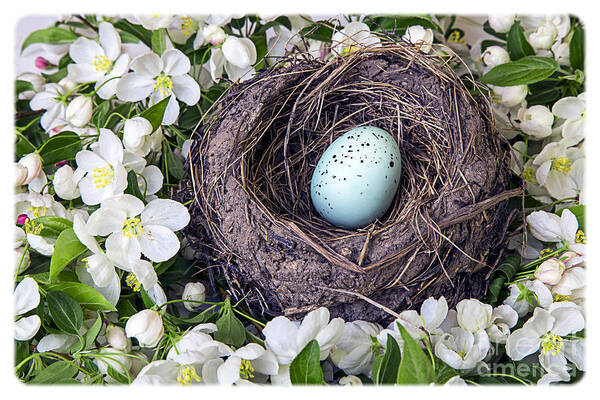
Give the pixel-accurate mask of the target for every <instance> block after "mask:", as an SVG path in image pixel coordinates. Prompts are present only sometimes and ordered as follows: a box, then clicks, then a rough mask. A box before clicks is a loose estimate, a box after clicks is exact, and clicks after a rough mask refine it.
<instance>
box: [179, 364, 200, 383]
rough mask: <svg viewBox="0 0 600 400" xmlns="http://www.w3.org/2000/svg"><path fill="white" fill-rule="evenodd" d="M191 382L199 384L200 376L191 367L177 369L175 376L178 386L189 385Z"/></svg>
mask: <svg viewBox="0 0 600 400" xmlns="http://www.w3.org/2000/svg"><path fill="white" fill-rule="evenodd" d="M192 380H194V381H196V382H201V379H200V376H198V373H197V372H196V370H195V369H194V367H192V366H191V365H185V366H183V367H181V368H180V369H179V375H177V382H179V384H180V385H189V384H190V383H191V382H192Z"/></svg>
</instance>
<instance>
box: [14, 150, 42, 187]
mask: <svg viewBox="0 0 600 400" xmlns="http://www.w3.org/2000/svg"><path fill="white" fill-rule="evenodd" d="M19 164H21V165H22V166H23V167H25V168H26V169H27V177H26V178H25V180H24V181H22V183H21V185H29V183H30V182H31V181H32V180H34V179H35V178H36V177H37V176H38V175H39V174H40V171H41V170H42V157H40V155H39V154H38V153H35V152H34V153H29V154H27V155H26V156H25V157H23V158H21V159H20V160H19Z"/></svg>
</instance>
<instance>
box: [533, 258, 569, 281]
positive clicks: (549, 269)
mask: <svg viewBox="0 0 600 400" xmlns="http://www.w3.org/2000/svg"><path fill="white" fill-rule="evenodd" d="M564 271H565V264H564V263H563V262H562V261H560V260H559V259H558V258H549V259H547V260H546V261H544V262H543V263H541V264H540V265H538V267H537V269H536V270H535V273H534V274H533V275H534V276H535V277H536V279H538V280H539V281H540V282H543V283H545V284H546V285H549V286H553V285H556V284H557V283H558V282H560V279H561V278H562V274H563V272H564Z"/></svg>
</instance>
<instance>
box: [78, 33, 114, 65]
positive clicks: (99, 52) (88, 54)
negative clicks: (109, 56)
mask: <svg viewBox="0 0 600 400" xmlns="http://www.w3.org/2000/svg"><path fill="white" fill-rule="evenodd" d="M104 55H105V54H104V50H103V49H102V47H100V45H99V44H98V43H96V42H95V41H94V40H91V39H88V38H84V37H79V38H78V39H77V40H76V41H74V42H73V44H72V45H71V47H69V56H71V59H72V60H73V61H75V62H76V63H77V64H90V65H92V64H93V63H94V58H95V57H96V56H104Z"/></svg>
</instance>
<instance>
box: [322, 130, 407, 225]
mask: <svg viewBox="0 0 600 400" xmlns="http://www.w3.org/2000/svg"><path fill="white" fill-rule="evenodd" d="M401 170H402V168H401V158H400V149H399V148H398V144H397V143H396V141H395V140H394V138H393V137H392V136H391V135H390V134H389V133H387V132H386V131H384V130H383V129H379V128H377V127H374V126H361V127H359V128H354V129H352V130H350V131H348V132H346V133H345V134H343V135H342V136H340V137H339V138H337V139H336V140H335V141H334V142H333V143H331V145H329V147H328V148H327V149H326V150H325V152H324V153H323V155H322V156H321V158H320V159H319V162H318V163H317V166H316V167H315V170H314V172H313V175H312V180H311V183H310V195H311V198H312V202H313V205H314V206H315V209H316V210H317V212H318V213H319V214H320V215H321V216H322V217H323V218H324V219H326V220H327V221H329V222H330V223H332V224H333V225H336V226H340V227H343V228H347V229H357V228H362V227H364V226H367V225H369V224H370V223H372V222H373V221H375V220H376V219H378V218H381V217H382V216H383V215H384V214H385V213H386V211H387V210H388V208H389V207H390V205H391V203H392V201H393V200H394V196H395V195H396V191H397V190H398V185H399V183H400V174H401Z"/></svg>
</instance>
